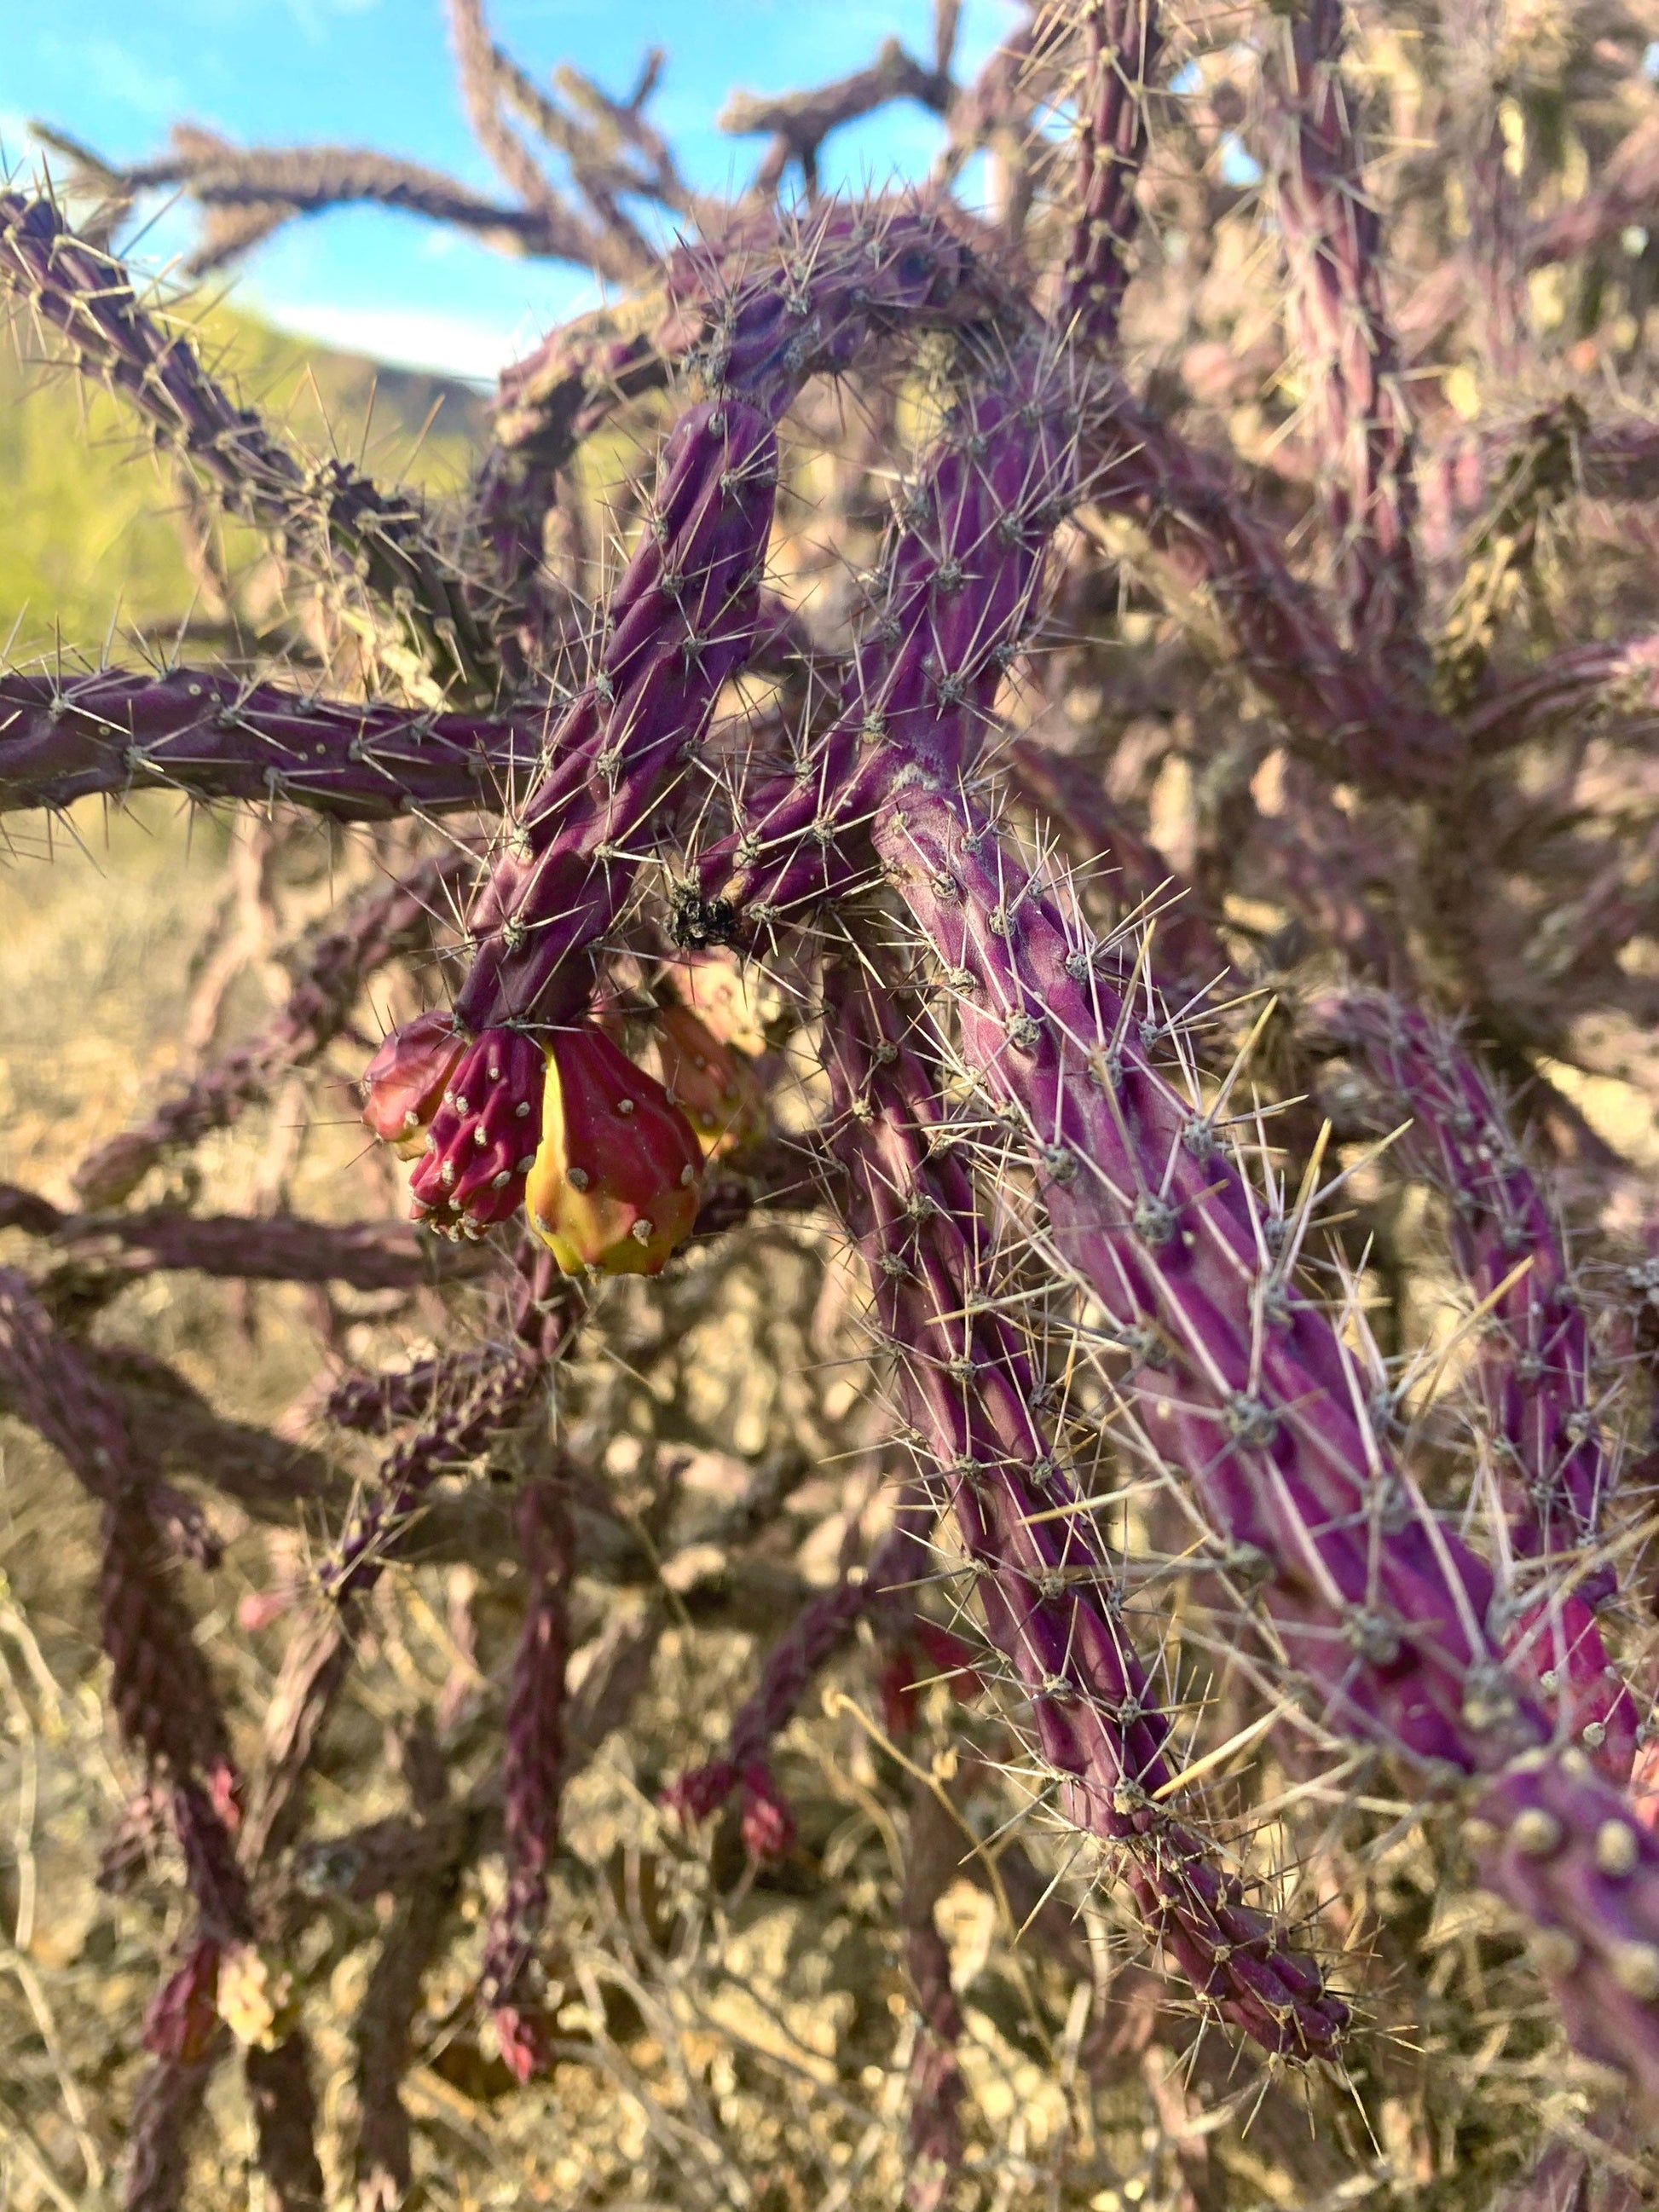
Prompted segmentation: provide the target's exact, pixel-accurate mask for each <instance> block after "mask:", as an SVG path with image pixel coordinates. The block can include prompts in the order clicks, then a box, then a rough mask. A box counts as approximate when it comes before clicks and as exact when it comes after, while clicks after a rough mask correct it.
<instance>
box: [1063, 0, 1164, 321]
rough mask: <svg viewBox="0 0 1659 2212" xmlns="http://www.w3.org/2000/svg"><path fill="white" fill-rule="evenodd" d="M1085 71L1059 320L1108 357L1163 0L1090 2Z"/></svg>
mask: <svg viewBox="0 0 1659 2212" xmlns="http://www.w3.org/2000/svg"><path fill="white" fill-rule="evenodd" d="M1079 15H1080V18H1081V22H1080V28H1081V31H1082V42H1083V52H1084V64H1083V66H1084V70H1085V77H1084V82H1083V85H1082V88H1081V89H1080V91H1079V95H1078V122H1079V131H1078V143H1077V163H1076V173H1075V175H1074V177H1073V187H1072V191H1073V204H1074V205H1075V207H1076V210H1077V212H1076V215H1075V216H1074V217H1073V224H1072V235H1071V239H1070V241H1069V244H1068V246H1067V248H1066V260H1065V264H1064V266H1063V268H1062V270H1061V274H1060V299H1059V301H1058V302H1057V304H1056V307H1055V313H1054V319H1055V321H1056V323H1057V324H1058V325H1059V326H1060V328H1061V329H1062V330H1066V331H1073V332H1075V334H1076V335H1077V337H1079V338H1081V339H1082V340H1083V341H1084V342H1085V343H1087V344H1089V345H1090V346H1092V347H1094V348H1096V349H1098V350H1099V351H1101V352H1102V353H1104V352H1106V351H1107V350H1108V349H1109V348H1110V347H1111V345H1112V343H1113V342H1114V341H1115V338H1116V337H1117V325H1118V316H1119V313H1120V311H1121V307H1122V305H1123V295H1124V293H1125V292H1126V291H1127V289H1128V284H1129V268H1128V263H1127V249H1128V247H1129V246H1130V244H1131V242H1132V240H1133V237H1134V234H1135V229H1136V227H1137V224H1138V222H1139V207H1138V205H1137V203H1136V199H1135V186H1136V184H1137V183H1138V181H1139V176H1140V170H1141V165H1142V163H1143V161H1145V159H1146V85H1147V82H1148V80H1149V79H1150V78H1151V76H1152V73H1153V71H1154V70H1156V68H1157V67H1158V57H1159V54H1160V52H1161V49H1162V47H1163V43H1164V35H1163V30H1162V27H1161V26H1160V24H1159V21H1158V7H1157V0H1088V4H1087V5H1085V7H1084V8H1082V9H1080V10H1079Z"/></svg>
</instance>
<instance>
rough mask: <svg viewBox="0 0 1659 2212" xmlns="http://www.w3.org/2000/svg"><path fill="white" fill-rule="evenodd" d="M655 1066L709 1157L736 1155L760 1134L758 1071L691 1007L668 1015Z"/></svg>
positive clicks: (674, 1008) (665, 1014) (673, 1009)
mask: <svg viewBox="0 0 1659 2212" xmlns="http://www.w3.org/2000/svg"><path fill="white" fill-rule="evenodd" d="M657 1064H658V1066H659V1067H660V1069H661V1070H662V1079H663V1087H664V1089H665V1091H666V1092H667V1094H668V1096H669V1097H670V1098H671V1099H672V1100H673V1102H674V1103H675V1105H677V1106H678V1108H679V1109H680V1111H681V1113H682V1114H684V1116H685V1118H686V1120H687V1121H689V1122H690V1124H691V1127H692V1128H693V1129H694V1130H695V1131H696V1136H697V1142H698V1143H699V1144H700V1145H701V1146H702V1149H703V1152H704V1154H705V1155H706V1157H707V1158H709V1159H711V1160H712V1159H716V1158H719V1157H720V1154H721V1153H723V1152H735V1151H736V1150H737V1148H738V1146H739V1145H742V1144H744V1143H746V1142H747V1140H748V1139H750V1137H753V1136H755V1135H757V1133H759V1129H760V1126H761V1116H762V1094H761V1087H760V1085H759V1083H758V1081H757V1079H756V1076H755V1072H754V1070H753V1069H752V1068H751V1067H750V1065H749V1063H748V1061H747V1060H744V1059H742V1058H741V1057H740V1056H739V1055H738V1054H737V1053H735V1052H733V1051H732V1049H731V1048H730V1047H729V1046H726V1045H724V1044H722V1043H721V1042H720V1039H719V1038H718V1037H717V1036H715V1035H714V1031H713V1030H710V1029H709V1028H708V1025H707V1024H705V1023H704V1022H702V1021H701V1020H700V1019H699V1018H698V1017H697V1016H696V1014H694V1013H693V1012H691V1010H690V1007H689V1006H669V1007H667V1008H666V1009H665V1011H664V1012H663V1015H662V1017H661V1027H660V1030H659V1034H658V1037H657Z"/></svg>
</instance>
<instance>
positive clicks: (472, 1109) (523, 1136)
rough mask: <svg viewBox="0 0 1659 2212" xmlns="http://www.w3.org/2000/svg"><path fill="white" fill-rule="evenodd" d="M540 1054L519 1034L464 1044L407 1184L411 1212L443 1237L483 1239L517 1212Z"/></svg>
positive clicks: (493, 1034) (533, 1123)
mask: <svg viewBox="0 0 1659 2212" xmlns="http://www.w3.org/2000/svg"><path fill="white" fill-rule="evenodd" d="M541 1094H542V1051H541V1047H540V1046H539V1045H538V1044H537V1043H536V1042H535V1041H534V1039H533V1038H531V1037H527V1036H525V1034H524V1033H523V1031H522V1030H485V1031H484V1032H483V1035H482V1036H480V1037H478V1038H477V1040H476V1041H475V1042H473V1043H471V1044H470V1045H468V1047H467V1048H466V1050H465V1052H464V1053H463V1054H462V1055H461V1058H460V1060H459V1062H458V1064H457V1066H456V1067H455V1071H454V1073H453V1075H452V1076H451V1078H450V1085H449V1088H448V1090H447V1091H445V1092H444V1094H443V1099H442V1103H441V1104H440V1106H439V1108H438V1110H437V1112H436V1113H435V1115H433V1117H432V1127H431V1131H430V1133H429V1134H428V1138H427V1149H426V1152H425V1154H424V1155H423V1157H422V1159H421V1161H420V1164H418V1166H417V1167H416V1170H415V1172H414V1174H413V1176H410V1184H409V1194H410V1198H411V1199H412V1200H414V1204H413V1206H412V1207H411V1209H410V1211H411V1212H412V1213H413V1215H414V1218H415V1219H416V1221H426V1222H428V1223H429V1225H431V1227H433V1228H434V1229H435V1230H436V1231H438V1232H439V1234H440V1235H441V1236H444V1237H482V1236H483V1232H484V1231H485V1230H486V1229H488V1228H489V1227H490V1226H491V1225H492V1224H493V1223H495V1222H497V1221H505V1220H507V1218H509V1217H510V1216H511V1215H512V1214H513V1213H516V1212H517V1211H518V1209H519V1206H520V1202H521V1201H522V1200H523V1198H524V1182H525V1177H526V1175H527V1174H528V1173H529V1171H530V1164H531V1162H532V1160H533V1159H534V1158H535V1157H536V1144H537V1123H538V1115H539V1111H540V1108H541V1103H542V1097H541Z"/></svg>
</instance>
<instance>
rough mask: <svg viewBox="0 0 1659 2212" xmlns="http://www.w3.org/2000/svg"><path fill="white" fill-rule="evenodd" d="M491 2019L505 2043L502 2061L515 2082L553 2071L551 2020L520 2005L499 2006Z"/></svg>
mask: <svg viewBox="0 0 1659 2212" xmlns="http://www.w3.org/2000/svg"><path fill="white" fill-rule="evenodd" d="M490 2019H491V2021H493V2023H494V2025H495V2040H496V2042H497V2043H498V2044H499V2045H501V2063H502V2064H503V2065H504V2066H505V2067H506V2068H507V2071H508V2073H509V2074H511V2075H513V2079H514V2080H515V2081H520V2082H524V2081H530V2080H532V2078H533V2077H534V2076H535V2075H538V2074H546V2073H550V2071H551V2070H552V2065H553V2053H552V2051H550V2049H549V2047H548V2040H547V2021H546V2019H545V2018H544V2015H542V2014H541V2013H539V2012H538V2011H535V2010H533V2009H526V2008H522V2007H520V2006H518V2005H497V2006H496V2008H495V2011H494V2012H493V2013H492V2014H491V2015H490Z"/></svg>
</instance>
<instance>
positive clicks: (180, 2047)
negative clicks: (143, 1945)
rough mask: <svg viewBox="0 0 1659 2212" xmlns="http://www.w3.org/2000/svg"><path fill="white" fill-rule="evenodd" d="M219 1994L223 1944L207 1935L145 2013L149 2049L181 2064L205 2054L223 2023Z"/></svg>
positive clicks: (145, 2030) (166, 1982) (161, 2056)
mask: <svg viewBox="0 0 1659 2212" xmlns="http://www.w3.org/2000/svg"><path fill="white" fill-rule="evenodd" d="M218 1996H219V1946H218V1945H217V1943H216V1942H214V1940H213V1938H212V1936H202V1937H201V1938H200V1939H199V1940H198V1941H197V1942H196V1943H195V1944H194V1945H193V1946H192V1948H191V1952H190V1954H189V1956H188V1957H187V1958H186V1959H185V1962H184V1964H183V1966H179V1968H178V1969H177V1970H176V1971H175V1972H173V1973H171V1974H169V1975H168V1977H167V1980H166V1981H165V1982H163V1983H162V1984H161V1988H160V1989H159V1990H157V1991H156V1993H155V1998H154V2000H153V2002H151V2005H150V2008H149V2012H148V2013H146V2014H145V2015H144V2027H143V2045H144V2048H145V2050H146V2051H150V2052H152V2053H153V2054H154V2055H155V2057H157V2058H170V2059H171V2060H172V2061H173V2063H174V2064H175V2065H178V2066H194V2065H195V2064H196V2063H197V2060H198V2059H202V2058H205V2057H206V2056H207V2054H208V2047H209V2045H210V2044H211V2043H212V2041H213V2038H214V2033H215V2032H216V2029H217V2027H218V2026H219V2006H218Z"/></svg>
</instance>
